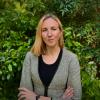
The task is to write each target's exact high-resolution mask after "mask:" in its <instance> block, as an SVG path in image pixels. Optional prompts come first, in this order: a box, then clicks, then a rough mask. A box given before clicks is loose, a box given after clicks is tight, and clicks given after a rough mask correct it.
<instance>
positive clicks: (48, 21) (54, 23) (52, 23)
mask: <svg viewBox="0 0 100 100" xmlns="http://www.w3.org/2000/svg"><path fill="white" fill-rule="evenodd" d="M46 26H47V27H48V26H59V23H58V21H57V20H56V19H53V18H52V17H50V18H47V19H45V20H44V21H43V23H42V27H46Z"/></svg>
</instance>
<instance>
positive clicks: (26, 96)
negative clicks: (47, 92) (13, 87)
mask: <svg viewBox="0 0 100 100" xmlns="http://www.w3.org/2000/svg"><path fill="white" fill-rule="evenodd" d="M18 90H19V94H18V100H36V95H37V94H36V93H34V92H33V91H30V90H28V89H26V88H19V89H18Z"/></svg>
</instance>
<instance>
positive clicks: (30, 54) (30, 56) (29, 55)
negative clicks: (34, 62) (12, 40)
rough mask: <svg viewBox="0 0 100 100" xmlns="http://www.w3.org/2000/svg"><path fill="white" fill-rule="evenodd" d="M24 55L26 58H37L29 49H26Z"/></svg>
mask: <svg viewBox="0 0 100 100" xmlns="http://www.w3.org/2000/svg"><path fill="white" fill-rule="evenodd" d="M26 57H27V58H31V59H36V58H38V57H37V56H35V55H34V54H33V53H32V52H31V51H28V52H27V53H26Z"/></svg>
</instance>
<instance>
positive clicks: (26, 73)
mask: <svg viewBox="0 0 100 100" xmlns="http://www.w3.org/2000/svg"><path fill="white" fill-rule="evenodd" d="M30 61H31V60H30V52H28V53H27V54H26V57H25V59H24V62H23V68H22V75H21V81H20V87H24V88H27V89H29V90H31V91H32V90H33V86H32V80H31V72H30V66H31V65H30Z"/></svg>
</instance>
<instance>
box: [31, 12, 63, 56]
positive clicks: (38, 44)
mask: <svg viewBox="0 0 100 100" xmlns="http://www.w3.org/2000/svg"><path fill="white" fill-rule="evenodd" d="M48 18H52V19H54V20H55V21H56V22H57V23H58V25H59V29H60V31H61V32H62V35H61V37H60V39H59V46H60V48H63V46H64V39H63V28H62V24H61V22H60V20H59V19H58V17H57V16H55V15H53V14H46V15H44V16H43V17H42V18H41V19H40V21H39V23H38V26H37V30H36V37H35V42H34V44H33V46H32V48H31V52H32V53H33V54H34V55H36V56H39V55H41V54H44V53H45V52H46V45H45V43H44V42H43V39H42V35H41V33H42V24H43V22H44V21H45V20H46V19H48Z"/></svg>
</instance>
